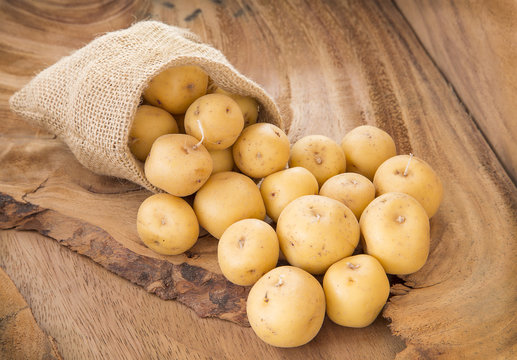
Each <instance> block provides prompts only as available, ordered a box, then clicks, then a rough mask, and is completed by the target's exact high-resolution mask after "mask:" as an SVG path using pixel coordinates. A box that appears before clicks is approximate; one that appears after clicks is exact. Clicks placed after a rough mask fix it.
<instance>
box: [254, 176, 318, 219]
mask: <svg viewBox="0 0 517 360" xmlns="http://www.w3.org/2000/svg"><path fill="white" fill-rule="evenodd" d="M260 193H261V194H262V199H264V204H265V205H266V212H267V214H268V216H269V217H270V218H271V219H273V221H275V222H277V221H278V217H279V216H280V213H281V212H282V210H284V208H285V207H286V206H287V204H289V203H290V202H291V201H293V200H295V199H297V198H299V197H301V196H304V195H317V194H318V181H317V180H316V178H315V177H314V175H312V173H311V172H310V171H309V170H307V169H305V168H302V167H294V168H289V169H285V170H281V171H278V172H276V173H273V174H271V175H268V176H267V177H266V178H264V180H263V181H262V183H261V185H260Z"/></svg>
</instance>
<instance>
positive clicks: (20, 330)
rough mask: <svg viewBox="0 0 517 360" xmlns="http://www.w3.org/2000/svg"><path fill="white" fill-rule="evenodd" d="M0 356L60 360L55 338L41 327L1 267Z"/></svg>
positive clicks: (7, 359)
mask: <svg viewBox="0 0 517 360" xmlns="http://www.w3.org/2000/svg"><path fill="white" fill-rule="evenodd" d="M0 304H2V306H1V307H0V358H2V359H5V360H11V359H13V360H14V359H20V360H22V359H48V360H61V359H62V357H61V355H60V354H59V351H58V350H57V345H56V342H55V340H54V339H53V338H52V337H50V336H48V335H47V334H45V332H43V330H41V328H40V327H39V326H38V324H37V323H36V320H35V319H34V316H33V315H32V312H31V309H30V308H29V306H28V305H27V302H25V300H24V299H23V296H22V295H21V294H20V293H19V292H18V290H17V289H16V286H15V285H14V283H13V282H12V281H11V279H9V276H7V274H6V273H5V272H4V271H3V270H2V269H1V268H0Z"/></svg>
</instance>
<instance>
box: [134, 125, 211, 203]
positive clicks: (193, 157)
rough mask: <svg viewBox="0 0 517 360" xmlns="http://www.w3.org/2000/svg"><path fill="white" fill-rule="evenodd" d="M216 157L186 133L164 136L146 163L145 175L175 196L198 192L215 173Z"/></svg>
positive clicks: (155, 144)
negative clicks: (213, 157)
mask: <svg viewBox="0 0 517 360" xmlns="http://www.w3.org/2000/svg"><path fill="white" fill-rule="evenodd" d="M212 166H213V165H212V157H211V156H210V154H209V153H208V151H207V150H206V149H205V147H204V146H203V145H201V144H199V143H198V141H197V139H196V138H194V137H192V136H190V135H184V134H168V135H163V136H160V137H159V138H158V139H156V141H155V142H154V144H153V146H152V148H151V152H150V153H149V157H148V158H147V160H146V162H145V167H144V170H145V176H146V178H147V180H149V182H150V183H151V184H153V185H154V186H156V187H158V188H160V189H162V190H165V191H167V192H168V193H169V194H172V195H175V196H187V195H190V194H193V193H195V192H196V191H197V190H198V189H199V188H200V187H201V186H202V185H203V184H204V183H205V182H206V181H207V179H208V177H209V176H210V173H211V172H212Z"/></svg>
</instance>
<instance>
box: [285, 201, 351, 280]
mask: <svg viewBox="0 0 517 360" xmlns="http://www.w3.org/2000/svg"><path fill="white" fill-rule="evenodd" d="M276 232H277V234H278V241H279V242H280V249H281V250H282V253H283V254H284V255H285V257H286V259H287V261H288V262H289V264H291V265H294V266H297V267H299V268H301V269H303V270H305V271H308V272H309V273H311V274H323V273H324V272H325V271H326V270H327V269H328V268H329V266H330V265H332V264H333V263H335V262H336V261H338V260H341V259H342V258H344V257H346V256H350V255H352V253H353V252H354V249H355V248H356V246H357V244H358V243H359V224H358V222H357V219H356V218H355V215H354V214H353V213H352V210H350V209H349V208H347V207H346V206H345V205H343V204H342V203H340V202H339V201H337V200H334V199H331V198H328V197H325V196H319V195H305V196H302V197H300V198H298V199H296V200H294V201H292V202H291V203H289V204H288V205H287V206H286V207H285V209H284V210H283V211H282V213H281V214H280V217H279V218H278V223H277V226H276Z"/></svg>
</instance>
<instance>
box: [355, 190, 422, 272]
mask: <svg viewBox="0 0 517 360" xmlns="http://www.w3.org/2000/svg"><path fill="white" fill-rule="evenodd" d="M360 226H361V233H362V234H363V237H364V244H363V245H364V251H365V252H366V253H367V254H369V255H372V256H374V257H375V258H376V259H377V260H379V262H380V263H381V264H382V266H383V267H384V270H385V271H386V272H387V273H388V274H394V275H406V274H411V273H414V272H416V271H418V270H419V269H420V268H421V267H422V266H424V264H425V262H426V261H427V256H428V254H429V243H430V231H429V218H428V217H427V213H426V212H425V209H424V208H423V207H422V205H420V203H419V202H418V201H416V200H415V199H414V198H413V197H411V196H409V195H407V194H403V193H395V192H392V193H386V194H384V195H381V196H379V197H378V198H376V199H375V200H373V201H372V202H371V203H370V205H368V206H367V207H366V209H365V210H364V212H363V215H362V216H361V220H360Z"/></svg>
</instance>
